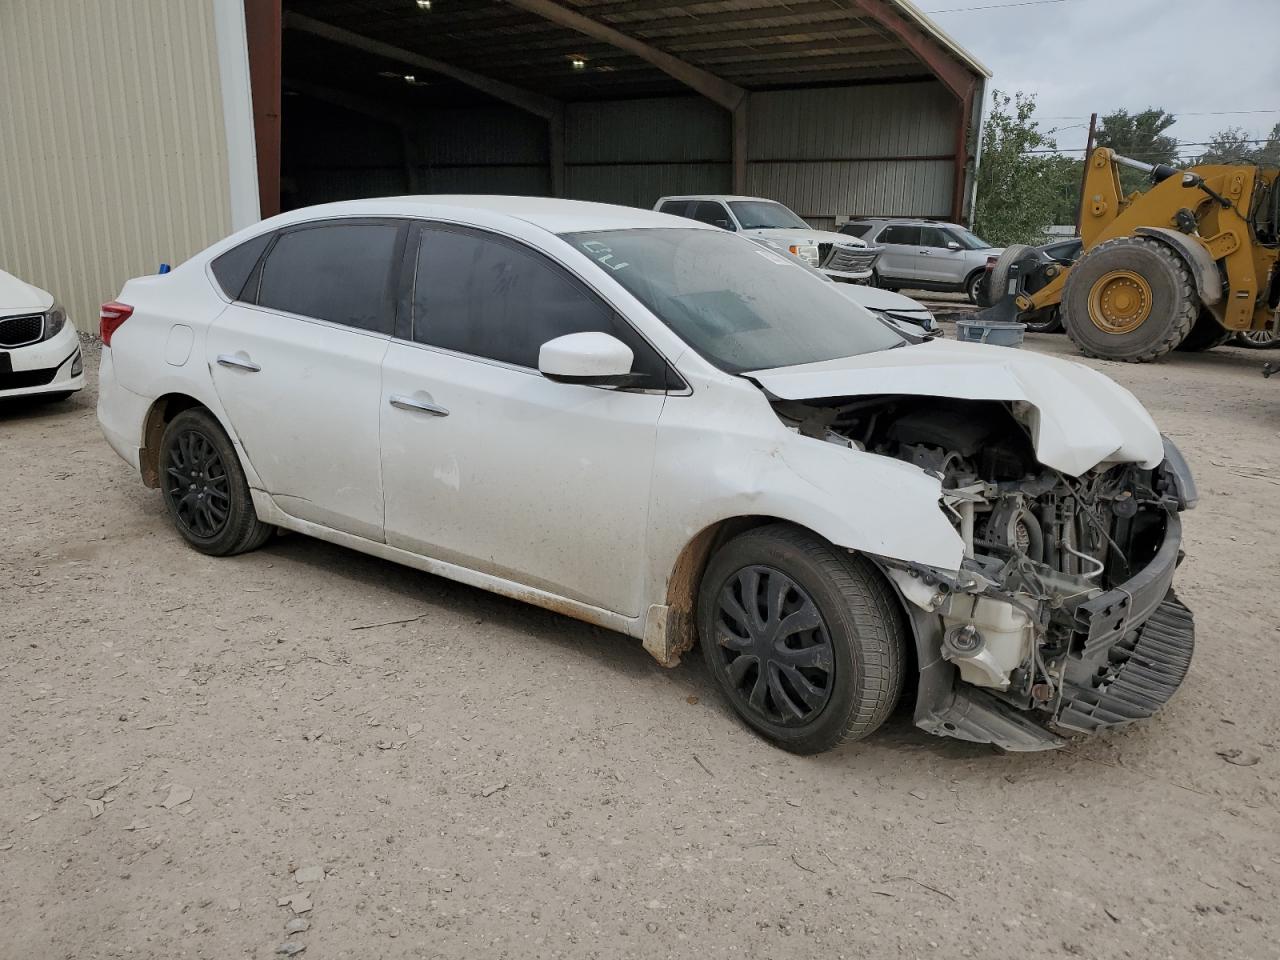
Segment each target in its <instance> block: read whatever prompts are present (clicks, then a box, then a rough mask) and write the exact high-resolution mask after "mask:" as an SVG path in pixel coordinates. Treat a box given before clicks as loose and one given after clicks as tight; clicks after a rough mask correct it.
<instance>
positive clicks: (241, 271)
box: [210, 233, 271, 300]
mask: <svg viewBox="0 0 1280 960" xmlns="http://www.w3.org/2000/svg"><path fill="white" fill-rule="evenodd" d="M270 242H271V234H269V233H264V234H263V235H262V236H260V237H254V238H253V239H252V240H246V241H245V242H244V243H242V244H240V245H239V246H238V247H232V248H231V249H230V250H228V251H227V252H226V253H224V254H222V255H221V256H219V257H218V258H217V259H216V260H214V261H213V263H212V264H210V267H211V269H212V270H213V278H214V279H215V280H217V281H218V286H219V287H221V288H222V292H223V293H225V294H226V295H227V296H228V297H229V298H231V299H232V300H240V299H242V294H243V292H244V285H245V282H246V281H247V280H248V279H249V274H251V273H253V268H254V267H256V266H257V265H258V259H259V258H260V257H261V256H262V251H263V250H266V249H267V244H268V243H270Z"/></svg>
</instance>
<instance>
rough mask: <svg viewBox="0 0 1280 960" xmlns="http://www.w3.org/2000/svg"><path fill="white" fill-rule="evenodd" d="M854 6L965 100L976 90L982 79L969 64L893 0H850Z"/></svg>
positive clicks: (957, 95) (961, 99) (959, 98)
mask: <svg viewBox="0 0 1280 960" xmlns="http://www.w3.org/2000/svg"><path fill="white" fill-rule="evenodd" d="M850 2H851V4H852V6H851V10H853V11H855V12H857V13H860V14H862V15H863V16H866V17H868V18H869V19H871V20H874V21H875V22H876V23H878V24H880V26H882V27H884V29H886V30H888V31H889V33H890V34H891V35H893V36H895V37H897V38H898V39H899V40H901V41H902V43H903V45H904V46H905V47H906V48H907V49H908V50H910V51H911V52H912V53H913V54H915V55H916V56H917V57H919V58H920V60H921V61H922V62H923V63H924V64H925V65H926V66H928V68H929V69H930V70H932V71H933V74H934V76H936V77H937V78H938V79H939V80H941V81H942V83H943V86H945V87H946V88H947V89H948V90H950V91H951V93H952V94H953V95H954V96H955V97H956V99H958V100H960V101H961V102H962V103H963V102H964V101H965V100H966V99H967V98H968V97H969V96H970V95H971V94H972V92H973V89H974V86H975V85H976V84H977V82H978V79H977V77H975V76H974V75H973V73H972V72H971V71H970V70H969V68H968V67H966V66H963V65H962V64H961V63H960V62H959V61H958V60H956V59H955V58H954V57H952V56H950V55H949V54H948V53H946V52H945V51H944V50H943V49H942V48H941V47H940V45H939V44H938V42H937V41H936V40H935V39H934V38H933V37H932V36H930V35H929V34H928V33H927V32H926V31H925V30H924V29H923V28H922V27H920V26H919V25H918V24H915V23H913V22H911V21H910V20H908V19H907V18H906V17H904V16H902V14H900V13H898V11H897V9H896V8H895V7H894V5H893V4H892V3H891V2H890V0H850Z"/></svg>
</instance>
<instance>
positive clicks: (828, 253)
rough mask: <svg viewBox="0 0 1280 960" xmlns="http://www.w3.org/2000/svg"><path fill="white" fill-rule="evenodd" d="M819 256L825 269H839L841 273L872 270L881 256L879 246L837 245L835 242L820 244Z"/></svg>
mask: <svg viewBox="0 0 1280 960" xmlns="http://www.w3.org/2000/svg"><path fill="white" fill-rule="evenodd" d="M818 256H819V258H820V261H821V263H822V267H823V269H824V270H839V271H840V272H841V273H861V272H862V271H864V270H870V269H871V265H872V264H873V263H875V262H876V257H878V256H880V249H879V248H878V247H837V246H835V244H831V243H822V244H819V245H818Z"/></svg>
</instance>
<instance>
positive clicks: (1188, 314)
mask: <svg viewBox="0 0 1280 960" xmlns="http://www.w3.org/2000/svg"><path fill="white" fill-rule="evenodd" d="M1062 308H1063V323H1064V324H1065V325H1066V328H1067V335H1068V336H1069V337H1071V340H1072V342H1073V343H1075V345H1076V347H1077V348H1079V350H1080V352H1081V353H1083V354H1084V355H1085V356H1087V357H1099V358H1101V359H1104V360H1120V361H1123V362H1125V363H1149V362H1151V361H1152V360H1158V359H1159V358H1160V357H1163V356H1164V355H1165V354H1166V353H1168V352H1169V351H1170V350H1172V349H1173V348H1174V347H1176V346H1177V345H1178V344H1180V343H1181V342H1182V341H1183V340H1185V339H1186V337H1187V334H1188V333H1189V332H1190V331H1191V328H1192V326H1193V325H1194V324H1195V321H1196V318H1197V317H1198V316H1199V315H1200V295H1199V294H1198V293H1197V292H1196V285H1195V281H1194V280H1193V279H1192V277H1191V271H1190V270H1189V269H1188V268H1187V265H1186V263H1185V262H1184V261H1183V259H1182V258H1181V257H1180V256H1178V254H1176V253H1174V252H1173V250H1171V249H1170V248H1169V247H1167V246H1165V245H1164V244H1163V243H1160V242H1159V241H1158V240H1152V239H1150V238H1148V237H1118V238H1116V239H1115V240H1108V241H1107V242H1106V243H1103V244H1101V245H1099V246H1097V247H1094V249H1092V250H1090V251H1089V252H1088V253H1086V254H1085V255H1084V256H1083V257H1081V258H1080V260H1078V261H1077V262H1076V264H1075V266H1073V267H1072V268H1071V271H1070V273H1068V274H1067V283H1066V286H1065V287H1064V289H1063V294H1062Z"/></svg>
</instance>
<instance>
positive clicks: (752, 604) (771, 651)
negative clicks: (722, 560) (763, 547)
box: [715, 565, 835, 726]
mask: <svg viewBox="0 0 1280 960" xmlns="http://www.w3.org/2000/svg"><path fill="white" fill-rule="evenodd" d="M715 649H716V653H717V655H718V656H719V657H720V658H721V660H722V662H723V665H724V670H725V675H726V677H727V679H728V682H729V686H730V693H731V696H732V697H733V698H734V699H735V700H736V701H737V704H736V705H737V706H738V708H739V709H740V710H742V711H744V712H746V713H748V714H751V715H752V716H753V717H756V718H758V719H760V720H763V721H764V722H766V723H769V724H777V725H781V726H801V725H804V724H806V723H808V722H809V721H810V720H811V719H812V718H813V717H815V716H816V715H817V714H819V713H821V712H822V710H823V708H824V707H826V705H827V702H828V701H829V700H830V699H831V690H832V684H833V681H834V678H835V658H834V657H833V656H832V651H831V638H830V636H829V634H828V632H827V626H826V623H825V622H824V621H823V619H822V614H821V613H820V612H819V611H818V606H817V604H816V603H814V601H813V598H812V597H811V596H809V594H808V593H806V592H805V590H804V589H803V588H802V587H801V586H800V585H799V584H797V583H796V582H795V581H794V580H792V579H791V578H790V577H788V576H787V575H786V574H784V573H783V572H782V571H780V570H775V569H773V568H772V567H766V566H760V565H753V566H750V567H745V568H743V569H741V570H739V571H738V572H737V573H736V574H735V575H733V576H732V577H731V578H730V579H729V580H728V581H727V582H726V583H725V584H724V586H723V587H722V588H721V590H720V596H719V598H718V602H717V605H716V637H715Z"/></svg>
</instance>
